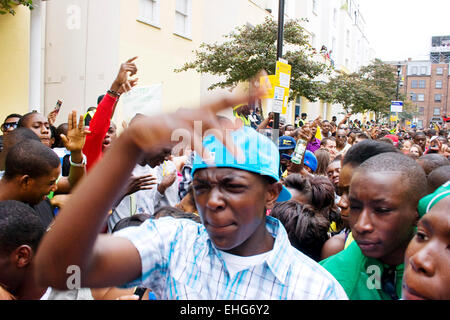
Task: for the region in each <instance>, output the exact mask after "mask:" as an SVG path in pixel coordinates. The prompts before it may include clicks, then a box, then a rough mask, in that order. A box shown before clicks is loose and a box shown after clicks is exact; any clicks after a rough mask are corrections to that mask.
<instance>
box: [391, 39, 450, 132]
mask: <svg viewBox="0 0 450 320" xmlns="http://www.w3.org/2000/svg"><path fill="white" fill-rule="evenodd" d="M436 38H440V39H444V40H445V39H447V38H448V39H450V37H433V41H432V49H431V51H430V60H426V61H413V60H412V59H408V60H407V61H400V62H388V63H389V64H392V65H393V66H396V67H398V66H400V69H401V72H400V78H399V84H400V86H399V88H400V89H399V91H400V93H403V94H405V95H406V97H407V98H408V99H409V100H410V101H411V103H412V104H413V105H414V106H415V108H416V111H417V115H416V116H415V117H414V119H413V122H415V123H416V124H417V126H418V127H419V128H427V127H429V125H430V123H431V122H442V118H441V114H442V112H444V113H445V114H447V116H448V114H449V113H450V110H449V104H450V101H449V99H448V97H449V95H450V86H449V80H450V78H449V77H450V74H449V69H450V64H449V62H450V60H449V57H450V44H449V45H442V44H443V43H442V42H437V40H436ZM444 44H445V43H444ZM437 52H438V53H439V54H438V55H437Z"/></svg>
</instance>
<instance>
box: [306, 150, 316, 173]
mask: <svg viewBox="0 0 450 320" xmlns="http://www.w3.org/2000/svg"><path fill="white" fill-rule="evenodd" d="M303 163H304V164H305V165H307V166H308V167H309V168H310V169H311V170H312V172H316V170H317V158H316V156H315V155H314V153H312V152H311V151H309V150H306V153H305V159H304V160H303Z"/></svg>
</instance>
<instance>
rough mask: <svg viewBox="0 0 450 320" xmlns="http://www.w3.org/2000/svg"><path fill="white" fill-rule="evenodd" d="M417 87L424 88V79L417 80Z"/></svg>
mask: <svg viewBox="0 0 450 320" xmlns="http://www.w3.org/2000/svg"><path fill="white" fill-rule="evenodd" d="M419 88H420V89H425V88H426V82H425V80H419Z"/></svg>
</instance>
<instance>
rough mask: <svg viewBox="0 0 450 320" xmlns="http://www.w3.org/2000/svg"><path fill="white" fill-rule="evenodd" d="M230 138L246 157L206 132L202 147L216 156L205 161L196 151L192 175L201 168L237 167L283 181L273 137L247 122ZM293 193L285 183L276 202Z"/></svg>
mask: <svg viewBox="0 0 450 320" xmlns="http://www.w3.org/2000/svg"><path fill="white" fill-rule="evenodd" d="M231 138H232V139H233V142H234V145H235V146H236V147H237V148H240V149H241V151H242V154H243V158H242V159H236V158H235V157H233V156H232V155H231V153H230V152H229V151H228V149H227V148H226V147H225V146H224V145H223V143H222V142H220V141H219V140H217V138H216V137H215V136H214V135H210V136H207V137H206V138H205V139H204V140H203V147H204V148H206V149H207V150H208V151H209V152H210V154H211V156H212V159H214V160H213V161H211V162H210V161H208V163H206V162H205V161H204V160H203V159H202V158H201V157H200V156H199V155H198V154H197V153H196V154H195V157H194V162H193V166H192V171H191V175H192V177H193V176H194V174H195V172H196V171H197V170H200V169H206V168H235V169H239V170H244V171H249V172H253V173H256V174H259V175H261V176H267V177H271V178H273V179H275V180H276V181H280V174H279V165H280V154H279V151H278V148H277V146H276V145H275V143H273V142H272V140H270V139H269V138H267V137H266V136H264V135H262V134H260V133H258V132H257V131H256V130H255V129H253V128H251V127H245V126H244V127H242V128H241V129H239V130H237V131H233V132H232V133H231ZM291 197H292V195H291V193H290V192H289V191H288V190H287V189H286V188H285V187H284V186H283V187H282V190H281V192H280V194H279V196H278V199H277V202H283V201H288V200H290V199H291Z"/></svg>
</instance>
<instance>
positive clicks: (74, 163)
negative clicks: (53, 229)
mask: <svg viewBox="0 0 450 320" xmlns="http://www.w3.org/2000/svg"><path fill="white" fill-rule="evenodd" d="M87 134H88V131H87V130H86V129H85V127H84V120H83V116H80V119H79V120H78V123H77V113H76V112H75V111H72V112H71V113H70V114H69V119H68V131H67V136H65V135H63V134H61V139H62V141H63V143H64V146H65V147H66V149H67V150H68V151H70V161H71V166H70V171H69V176H68V177H61V178H60V179H59V180H58V184H57V187H58V188H57V190H56V192H55V193H63V194H66V193H70V191H71V190H72V188H74V187H75V185H76V184H77V183H78V182H79V181H80V180H81V178H83V176H84V175H85V174H86V166H85V165H86V164H85V161H84V158H83V153H82V150H83V146H84V143H85V141H86V135H87Z"/></svg>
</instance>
